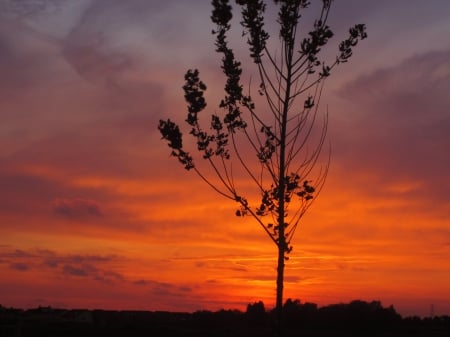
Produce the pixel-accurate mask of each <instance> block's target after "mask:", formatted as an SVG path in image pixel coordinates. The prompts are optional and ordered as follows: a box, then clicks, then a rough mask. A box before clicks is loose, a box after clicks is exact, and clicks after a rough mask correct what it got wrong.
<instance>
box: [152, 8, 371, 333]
mask: <svg viewBox="0 0 450 337" xmlns="http://www.w3.org/2000/svg"><path fill="white" fill-rule="evenodd" d="M236 4H237V5H238V6H239V7H240V10H241V14H242V21H241V25H242V27H243V36H245V37H246V38H247V41H246V42H247V44H248V47H249V51H250V58H251V60H252V62H253V64H254V65H253V66H252V67H253V69H255V72H256V74H257V77H258V82H259V83H258V86H257V89H256V90H257V92H258V94H259V97H258V95H257V96H256V97H254V96H253V95H252V93H251V91H252V90H255V89H254V86H252V83H251V80H250V81H249V85H248V87H249V89H248V92H244V86H243V85H242V84H241V75H242V67H241V63H240V62H239V61H238V60H237V59H236V57H235V53H234V52H233V49H231V48H230V47H229V43H228V35H227V34H228V32H229V30H230V28H231V20H232V6H231V5H230V3H229V1H228V0H213V1H212V6H213V10H212V15H211V19H212V22H213V23H214V24H215V25H216V28H215V29H214V30H213V32H212V33H213V34H214V35H215V46H216V51H217V52H218V53H220V54H222V64H221V69H222V71H223V73H224V74H225V77H226V83H225V88H224V91H225V96H224V98H223V99H222V100H221V101H220V103H219V108H220V111H221V113H220V114H218V113H212V115H211V119H210V122H209V129H208V128H204V127H203V126H202V125H203V124H202V122H201V120H200V118H199V115H200V113H201V112H202V111H203V110H204V109H205V108H206V99H205V97H204V93H205V91H206V85H205V84H204V83H203V82H202V81H201V80H200V76H199V71H198V70H197V69H190V70H188V71H187V73H186V75H185V85H184V86H183V89H184V97H185V100H186V102H187V103H188V107H187V110H188V112H187V118H186V122H187V124H188V125H189V127H190V132H189V133H190V135H191V136H192V137H194V139H195V141H196V144H197V151H198V153H199V154H200V155H201V157H202V159H204V160H205V161H206V162H207V163H208V164H209V168H210V169H211V171H212V173H213V174H206V173H204V170H203V169H202V168H200V167H199V166H198V165H197V162H196V160H194V157H193V155H191V153H190V152H189V151H186V150H185V148H184V147H183V137H182V132H181V131H180V128H179V126H178V125H177V124H176V123H174V122H173V121H171V120H170V119H167V120H160V121H159V125H158V129H159V131H160V132H161V135H162V138H163V139H165V140H167V141H168V145H169V147H170V148H171V149H172V151H171V154H172V156H174V157H176V158H177V159H178V160H179V162H180V163H181V164H182V165H183V166H184V168H185V169H186V170H190V171H194V172H195V173H196V174H198V175H199V176H200V178H201V179H203V180H204V181H205V182H206V183H207V184H208V185H209V186H210V187H211V188H213V189H214V190H215V191H216V192H217V193H218V194H220V195H222V196H223V197H225V198H228V199H230V200H233V201H234V202H237V203H238V205H239V209H238V210H237V211H236V215H237V216H247V215H249V216H251V217H253V218H254V219H255V220H256V222H257V223H258V224H259V225H260V226H261V228H262V229H263V230H264V231H265V233H266V234H267V235H268V237H269V238H270V239H271V240H272V241H273V243H274V244H275V245H276V247H277V250H278V266H277V280H276V287H277V292H276V294H277V295H276V310H277V313H278V314H277V317H278V324H279V327H280V329H281V318H282V306H283V280H284V266H285V260H287V259H288V255H289V253H290V252H291V250H292V245H291V241H292V238H293V235H294V233H295V231H296V229H297V227H298V224H299V221H300V219H301V218H302V216H303V215H304V214H305V212H306V210H307V209H308V208H309V207H310V205H311V203H312V202H313V201H314V200H315V197H316V195H317V194H318V193H319V192H320V190H321V189H322V186H323V184H324V182H325V178H326V176H327V172H328V167H329V157H328V160H327V161H325V163H324V164H320V162H319V156H320V154H321V150H322V148H323V146H324V143H325V138H326V133H327V125H328V113H327V112H326V113H324V114H323V118H320V116H319V115H320V113H319V101H320V98H321V95H322V89H323V85H324V83H325V80H326V78H327V77H328V76H329V75H330V73H331V72H332V70H333V69H334V68H335V67H336V66H338V65H340V64H342V63H346V62H347V61H348V60H349V58H350V57H351V56H352V53H353V50H352V49H353V47H355V46H356V45H357V43H358V41H359V40H361V39H364V38H366V36H367V35H366V31H365V25H363V24H357V25H355V26H353V27H352V28H350V29H349V36H348V37H347V38H346V39H344V40H343V41H342V42H340V43H339V44H338V51H337V53H336V54H334V56H333V59H332V60H331V62H325V61H324V60H323V59H322V56H321V55H322V53H321V51H322V49H323V48H324V46H326V45H327V44H328V42H329V40H330V39H331V38H332V37H333V35H334V34H333V32H332V30H331V28H330V27H329V26H328V25H327V19H328V14H329V12H330V7H331V4H332V0H322V2H321V3H320V12H319V13H320V14H319V15H318V18H317V19H316V20H315V21H314V24H313V26H312V28H311V30H310V31H309V32H308V34H304V35H303V36H300V34H299V33H298V32H299V30H300V29H299V22H300V18H301V16H302V14H303V12H304V11H305V10H306V9H307V8H309V7H310V6H311V5H310V2H309V1H307V0H285V1H281V0H274V1H273V5H274V6H276V8H278V17H277V23H278V25H279V32H278V35H279V46H280V47H279V48H280V49H279V51H276V50H275V49H273V48H271V47H269V45H268V42H269V38H270V35H269V33H268V32H267V31H266V30H265V25H264V23H265V21H264V20H265V14H266V7H267V5H266V3H265V2H264V1H261V0H236ZM315 4H317V3H315ZM313 7H314V6H313ZM319 55H320V56H321V57H320V58H319ZM252 62H250V63H252ZM249 66H250V64H249ZM257 107H258V108H257ZM319 122H320V124H319ZM203 123H204V120H203ZM249 149H250V150H251V151H253V157H252V156H250V155H248V151H249ZM233 163H235V164H236V163H237V164H239V166H240V168H241V169H242V171H243V172H245V174H246V175H248V178H249V179H250V180H251V181H252V182H253V183H254V185H255V190H256V191H257V192H256V193H257V196H255V195H251V194H252V193H251V191H247V192H248V194H246V195H244V194H243V191H242V188H240V186H238V184H237V183H236V180H235V179H234V176H235V175H236V171H234V170H235V166H236V165H235V166H233ZM319 164H320V165H319ZM213 177H214V178H213Z"/></svg>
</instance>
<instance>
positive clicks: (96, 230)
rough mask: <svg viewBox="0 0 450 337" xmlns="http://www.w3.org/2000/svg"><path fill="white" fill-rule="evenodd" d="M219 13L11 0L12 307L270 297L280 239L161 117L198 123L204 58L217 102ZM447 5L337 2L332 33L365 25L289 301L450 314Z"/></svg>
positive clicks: (330, 92) (293, 262) (336, 108)
mask: <svg viewBox="0 0 450 337" xmlns="http://www.w3.org/2000/svg"><path fill="white" fill-rule="evenodd" d="M270 8H271V7H270ZM210 11H211V6H210V1H209V0H195V1H189V3H187V2H184V1H167V2H159V1H158V2H153V1H150V2H149V1H142V0H130V1H127V2H123V1H120V0H110V1H108V2H103V1H98V0H77V1H69V0H63V1H54V0H37V1H31V0H25V1H21V2H15V1H14V0H5V1H4V2H3V3H2V4H1V5H0V73H2V74H3V76H4V80H3V81H2V83H1V84H0V116H1V117H2V121H3V122H2V125H1V126H0V189H1V192H0V273H1V275H2V276H1V277H0V304H2V305H3V306H6V307H28V308H31V307H38V306H44V307H46V306H50V307H60V306H65V307H72V308H73V307H77V306H78V305H79V304H80V303H84V305H86V306H87V307H88V308H93V307H103V308H105V309H106V310H109V309H108V308H119V307H122V308H131V307H133V308H135V309H137V310H145V311H155V310H160V311H172V310H173V309H174V308H177V307H180V308H183V311H185V312H193V311H195V310H197V308H196V307H197V306H199V307H200V308H198V309H200V310H212V311H214V310H220V309H221V308H231V310H233V309H235V308H236V309H238V308H242V309H240V310H243V309H244V308H245V307H246V305H247V304H249V303H254V302H257V301H259V300H261V301H263V302H264V304H265V305H266V306H267V307H273V306H274V302H275V286H276V283H275V277H276V269H275V268H276V249H275V246H274V245H273V243H272V242H270V240H269V239H268V238H267V236H266V235H265V233H264V232H263V231H262V230H261V228H259V227H258V225H257V224H256V223H255V222H253V221H252V219H250V218H238V217H236V216H235V212H236V209H237V205H235V204H233V203H232V202H228V200H225V199H222V198H221V197H220V196H219V195H217V194H216V193H215V192H214V191H213V190H211V189H208V186H207V185H205V184H204V183H203V181H201V179H199V178H198V177H197V176H195V175H194V174H191V172H185V171H184V170H183V169H182V168H181V167H180V165H178V163H177V162H176V160H174V158H171V157H170V156H169V154H170V152H169V150H168V148H167V146H166V144H165V143H164V142H162V141H161V139H160V138H161V137H160V134H159V132H158V130H157V125H158V121H159V120H160V119H167V118H171V119H172V120H176V121H177V122H180V125H182V122H183V120H184V119H185V111H186V103H185V101H184V98H183V91H182V88H181V87H182V85H183V76H184V74H185V72H186V70H187V69H189V68H198V69H199V71H200V74H201V77H202V80H204V82H205V83H206V85H207V86H208V91H207V97H206V98H207V102H208V106H207V112H206V113H207V114H208V115H209V114H210V113H211V112H214V111H215V110H218V109H219V108H218V104H219V101H220V98H221V97H222V95H223V85H224V83H223V82H224V81H223V80H224V79H223V76H222V74H221V70H220V59H221V56H220V55H218V54H217V53H215V52H214V49H215V47H214V41H213V36H212V35H211V29H213V28H214V27H213V24H212V23H211V21H210ZM234 13H235V15H234V19H233V20H234V21H233V23H238V22H239V18H238V17H239V14H238V13H237V11H235V12H234ZM447 13H450V2H449V1H446V0H436V1H433V3H431V4H426V3H423V2H422V1H419V0H412V1H408V6H405V5H404V4H401V3H400V2H394V3H393V2H392V1H388V0H381V1H377V2H376V3H375V2H370V3H367V2H365V3H364V4H362V2H360V1H357V0H339V1H335V2H334V3H333V6H332V8H331V12H330V26H331V28H332V30H333V32H334V33H335V37H334V38H333V39H332V40H331V42H330V46H331V47H332V48H335V47H336V46H337V44H338V43H339V41H340V40H341V39H342V38H343V37H345V35H346V34H347V30H348V28H349V27H350V26H352V25H354V24H356V23H364V24H366V26H367V32H368V38H367V39H366V40H364V41H363V42H362V43H361V44H360V45H358V47H357V48H356V49H355V51H354V55H353V56H352V58H351V59H350V61H349V62H348V64H343V65H342V66H340V67H339V69H337V70H336V71H335V72H333V73H332V74H331V76H330V78H329V79H327V83H326V84H325V89H324V95H323V98H322V101H321V109H326V108H328V109H329V111H330V115H329V117H330V118H329V134H328V141H329V142H330V144H331V147H332V156H331V167H330V171H329V173H328V177H327V180H326V182H325V185H324V188H323V190H322V192H321V194H320V196H319V197H318V199H317V201H315V203H314V204H313V205H312V207H311V208H310V209H309V210H308V212H307V213H306V214H305V216H304V217H303V219H302V221H301V223H300V226H299V229H298V231H297V232H296V236H295V237H294V240H293V246H294V249H293V251H292V253H291V254H290V259H289V261H288V262H287V263H286V271H285V286H284V289H285V292H284V299H288V298H292V299H295V298H299V299H301V301H302V303H304V302H310V303H316V304H317V305H318V306H320V307H322V306H326V305H329V304H336V303H348V302H350V301H351V300H352V299H355V298H359V299H361V300H363V301H373V300H377V301H380V302H381V303H382V305H383V307H389V306H390V305H393V306H394V308H395V309H396V311H397V312H398V313H399V314H401V315H402V316H420V317H427V316H429V314H430V311H431V310H433V311H434V313H435V315H438V316H443V315H450V282H449V281H450V229H449V223H450V218H449V217H450V179H448V174H449V173H448V172H450V157H449V156H448V153H450V113H449V111H448V107H449V106H450V96H449V95H448V92H449V90H450V40H449V39H448V32H449V31H450V21H449V20H448V15H447ZM314 15H315V12H314V11H313V10H312V9H311V10H309V11H308V13H307V14H305V20H306V22H309V21H310V20H312V19H313V18H314ZM308 20H309V21H308ZM271 24H273V22H272V23H271ZM271 24H268V25H269V27H272V26H270V25H271ZM233 29H234V31H233V32H234V33H233V35H232V36H231V38H230V45H231V47H232V48H234V49H235V51H236V54H237V56H238V57H239V59H240V60H242V63H243V70H244V73H243V76H242V82H243V84H244V86H246V84H247V83H248V81H249V80H250V78H251V75H252V70H251V69H250V70H248V71H247V59H248V57H247V56H248V52H247V50H246V45H245V43H244V42H245V41H243V40H242V39H241V37H240V35H241V28H240V26H239V27H238V26H236V27H234V28H233ZM250 68H251V67H250ZM183 126H184V125H183ZM183 131H184V133H187V129H184V130H183ZM240 182H243V183H244V184H245V181H240ZM431 308H433V309H431ZM226 310H227V309H226ZM238 310H239V309H238Z"/></svg>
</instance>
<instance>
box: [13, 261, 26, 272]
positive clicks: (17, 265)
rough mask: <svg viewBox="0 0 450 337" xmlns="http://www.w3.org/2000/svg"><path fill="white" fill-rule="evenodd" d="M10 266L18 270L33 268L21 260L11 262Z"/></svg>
mask: <svg viewBox="0 0 450 337" xmlns="http://www.w3.org/2000/svg"><path fill="white" fill-rule="evenodd" d="M9 268H11V269H14V270H18V271H27V270H29V269H31V267H30V266H29V265H28V264H26V263H20V262H17V263H11V264H10V265H9Z"/></svg>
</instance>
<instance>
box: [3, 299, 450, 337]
mask: <svg viewBox="0 0 450 337" xmlns="http://www.w3.org/2000/svg"><path fill="white" fill-rule="evenodd" d="M274 319H275V313H274V312H273V311H269V310H266V308H265V306H264V303H263V302H255V303H253V304H249V305H248V306H247V310H246V311H245V312H242V311H238V310H219V311H216V312H212V311H196V312H194V313H182V312H163V311H109V310H84V309H78V310H67V309H55V308H51V307H38V308H35V309H28V310H22V309H14V308H5V307H3V306H1V305H0V337H28V336H30V337H33V336H48V337H82V336H83V337H90V336H92V337H94V336H95V337H101V336H105V337H106V336H108V337H114V336H145V335H146V336H157V337H166V336H167V337H171V336H174V337H175V336H177V337H182V336H192V337H193V336H195V337H202V336H208V337H209V336H218V337H221V336H236V337H239V336H248V337H256V336H261V337H266V336H267V337H269V336H272V335H273V331H274ZM284 327H285V329H284V330H285V335H286V336H287V337H290V336H317V337H320V336H400V337H401V336H416V337H418V336H424V337H425V336H427V337H434V336H445V337H448V336H450V317H449V316H440V317H432V318H431V317H430V318H419V317H405V318H403V317H401V316H400V315H399V314H398V313H397V312H396V311H395V309H394V307H392V306H390V307H388V308H384V307H383V306H382V305H381V303H380V302H378V301H373V302H365V301H359V300H357V301H352V302H350V303H346V304H333V305H328V306H324V307H320V308H319V307H318V306H317V305H316V304H314V303H301V302H300V301H299V300H291V299H288V300H287V301H286V303H285V304H284Z"/></svg>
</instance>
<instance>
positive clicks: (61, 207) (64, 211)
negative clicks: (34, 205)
mask: <svg viewBox="0 0 450 337" xmlns="http://www.w3.org/2000/svg"><path fill="white" fill-rule="evenodd" d="M53 204H54V207H53V210H54V212H55V213H56V214H58V215H61V216H64V217H67V218H80V217H92V216H94V217H99V216H102V215H103V214H102V212H101V210H100V206H99V205H98V204H97V203H96V202H95V201H93V200H87V199H79V198H76V199H56V200H55V201H54V203H53Z"/></svg>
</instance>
